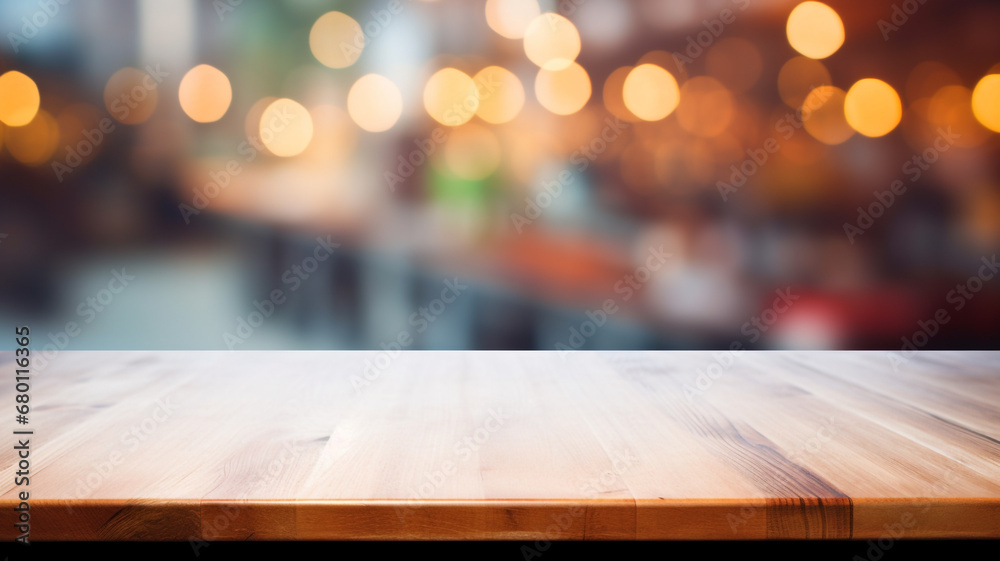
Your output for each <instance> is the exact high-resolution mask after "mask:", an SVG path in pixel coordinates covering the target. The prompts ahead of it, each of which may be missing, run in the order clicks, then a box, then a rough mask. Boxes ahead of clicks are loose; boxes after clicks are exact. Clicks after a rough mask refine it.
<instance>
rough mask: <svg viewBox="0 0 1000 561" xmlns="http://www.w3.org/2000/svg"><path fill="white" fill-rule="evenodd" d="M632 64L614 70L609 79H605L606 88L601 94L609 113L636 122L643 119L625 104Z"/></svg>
mask: <svg viewBox="0 0 1000 561" xmlns="http://www.w3.org/2000/svg"><path fill="white" fill-rule="evenodd" d="M632 68H634V67H632V66H621V67H619V68H616V69H615V71H614V72H612V73H611V74H610V75H609V76H608V78H607V80H605V81H604V89H603V90H602V93H601V96H602V99H603V101H604V107H605V108H606V109H607V110H608V112H609V113H611V114H612V115H614V116H615V117H618V118H619V119H621V120H623V121H627V122H629V123H634V122H636V121H641V120H642V119H640V118H639V117H637V116H636V115H635V113H632V112H631V111H629V109H628V107H626V106H625V79H626V78H628V75H629V73H630V72H632Z"/></svg>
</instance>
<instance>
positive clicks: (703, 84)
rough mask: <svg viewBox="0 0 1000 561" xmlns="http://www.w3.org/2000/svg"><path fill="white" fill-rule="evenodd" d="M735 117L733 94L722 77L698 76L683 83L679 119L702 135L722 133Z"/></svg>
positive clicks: (686, 128)
mask: <svg viewBox="0 0 1000 561" xmlns="http://www.w3.org/2000/svg"><path fill="white" fill-rule="evenodd" d="M732 119H733V95H732V94H731V93H730V92H729V90H727V89H726V87H725V86H723V85H722V84H721V83H720V82H719V81H718V80H716V79H715V78H712V77H710V76H696V77H694V78H691V79H690V80H688V81H687V82H684V85H683V86H681V100H680V103H679V104H678V106H677V122H678V123H680V125H681V127H683V128H684V130H686V131H688V132H690V133H692V134H696V135H698V136H704V137H712V136H718V135H720V134H722V131H724V130H726V127H728V126H729V123H730V122H731V121H732Z"/></svg>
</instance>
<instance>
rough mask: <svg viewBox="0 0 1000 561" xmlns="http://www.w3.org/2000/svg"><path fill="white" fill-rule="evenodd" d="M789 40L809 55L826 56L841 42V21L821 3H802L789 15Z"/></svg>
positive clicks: (811, 56)
mask: <svg viewBox="0 0 1000 561" xmlns="http://www.w3.org/2000/svg"><path fill="white" fill-rule="evenodd" d="M785 32H786V34H787V35H788V43H789V44H790V45H791V46H792V48H793V49H795V50H796V51H798V52H800V53H802V54H804V55H805V56H807V57H809V58H826V57H828V56H830V55H832V54H833V53H835V52H837V49H839V48H840V46H841V45H843V44H844V22H842V21H841V20H840V16H838V15H837V12H836V11H834V9H833V8H831V7H830V6H827V5H826V4H823V3H822V2H803V3H801V4H799V5H798V6H796V7H795V8H794V9H793V10H792V13H791V14H789V15H788V24H787V25H786V26H785Z"/></svg>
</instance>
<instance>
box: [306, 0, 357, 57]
mask: <svg viewBox="0 0 1000 561" xmlns="http://www.w3.org/2000/svg"><path fill="white" fill-rule="evenodd" d="M364 48H365V34H364V32H363V31H362V30H361V25H360V24H358V22H357V21H355V20H354V18H352V17H351V16H349V15H347V14H345V13H343V12H327V13H325V14H323V15H322V16H320V17H319V19H317V20H316V23H314V24H313V26H312V29H310V30H309V50H311V51H312V54H313V56H314V57H316V60H318V61H320V63H322V64H323V65H324V66H328V67H330V68H347V67H348V66H350V65H352V64H354V63H355V62H356V61H357V60H358V57H360V56H361V51H362V50H364Z"/></svg>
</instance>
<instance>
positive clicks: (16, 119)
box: [0, 70, 41, 127]
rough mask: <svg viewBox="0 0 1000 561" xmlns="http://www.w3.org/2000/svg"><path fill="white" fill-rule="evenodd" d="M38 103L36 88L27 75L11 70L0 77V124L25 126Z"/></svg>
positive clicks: (34, 112)
mask: <svg viewBox="0 0 1000 561" xmlns="http://www.w3.org/2000/svg"><path fill="white" fill-rule="evenodd" d="M40 103H41V97H40V95H39V93H38V86H36V85H35V81H34V80H32V79H31V78H29V77H28V76H27V75H25V74H22V73H20V72H18V71H16V70H11V71H10V72H5V73H4V74H3V75H2V76H0V122H2V123H3V124H5V125H8V126H11V127H21V126H24V125H27V124H28V123H30V122H31V120H32V119H34V118H35V114H36V113H38V106H39V104H40Z"/></svg>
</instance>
